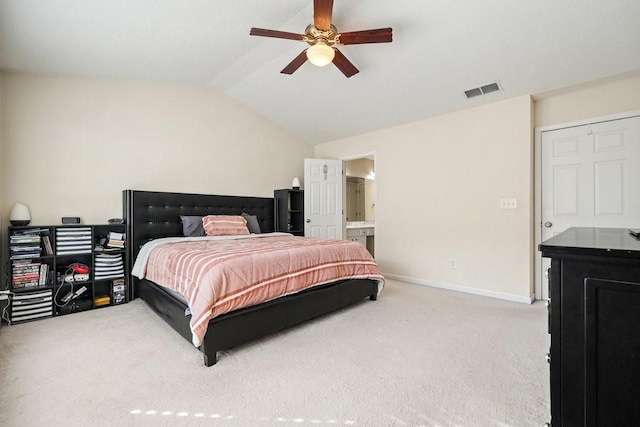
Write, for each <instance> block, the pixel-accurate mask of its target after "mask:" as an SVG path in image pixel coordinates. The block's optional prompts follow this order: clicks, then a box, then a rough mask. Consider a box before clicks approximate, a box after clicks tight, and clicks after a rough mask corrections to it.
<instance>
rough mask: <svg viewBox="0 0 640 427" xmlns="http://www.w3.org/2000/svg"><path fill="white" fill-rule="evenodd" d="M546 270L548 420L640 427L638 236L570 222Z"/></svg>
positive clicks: (551, 243) (549, 249)
mask: <svg viewBox="0 0 640 427" xmlns="http://www.w3.org/2000/svg"><path fill="white" fill-rule="evenodd" d="M539 249H540V251H542V256H543V257H548V258H551V268H550V270H549V272H548V273H549V295H550V300H549V303H548V305H547V307H548V309H549V333H550V334H551V348H550V350H549V354H548V355H547V358H548V361H549V363H550V373H551V425H552V427H560V426H571V427H573V426H600V427H605V426H640V239H638V238H635V237H633V236H632V235H631V234H630V233H629V231H628V230H627V229H623V228H582V227H577V228H570V229H568V230H567V231H565V232H563V233H560V234H558V235H557V236H555V237H553V238H551V239H549V240H547V241H545V242H543V243H542V244H540V247H539Z"/></svg>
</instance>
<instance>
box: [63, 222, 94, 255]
mask: <svg viewBox="0 0 640 427" xmlns="http://www.w3.org/2000/svg"><path fill="white" fill-rule="evenodd" d="M91 249H92V248H91V227H68V228H67V227H64V228H56V255H74V254H90V253H91Z"/></svg>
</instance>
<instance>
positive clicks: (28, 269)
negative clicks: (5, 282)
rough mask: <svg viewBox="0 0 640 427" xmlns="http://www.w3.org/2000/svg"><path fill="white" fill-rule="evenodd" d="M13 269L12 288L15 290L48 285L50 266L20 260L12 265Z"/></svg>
mask: <svg viewBox="0 0 640 427" xmlns="http://www.w3.org/2000/svg"><path fill="white" fill-rule="evenodd" d="M11 269H12V273H11V287H13V288H32V287H36V286H43V285H46V284H48V280H49V265H48V264H45V263H40V262H33V261H31V260H19V261H14V262H13V263H12V265H11Z"/></svg>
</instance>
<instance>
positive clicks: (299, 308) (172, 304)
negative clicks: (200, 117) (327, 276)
mask: <svg viewBox="0 0 640 427" xmlns="http://www.w3.org/2000/svg"><path fill="white" fill-rule="evenodd" d="M123 207H124V219H125V222H126V228H127V237H128V247H127V263H128V265H129V268H131V267H132V266H133V263H134V261H135V260H136V258H137V256H138V253H139V251H140V248H142V247H143V245H144V244H145V243H147V242H149V241H151V240H155V239H160V238H168V237H180V236H183V224H182V222H181V219H180V217H181V216H184V215H188V216H207V215H241V214H243V213H244V214H248V215H252V216H255V218H256V219H257V221H258V223H259V226H260V229H261V231H262V232H263V233H270V232H273V231H274V200H273V199H272V198H266V197H240V196H221V195H204V194H188V193H168V192H157V191H138V190H124V191H123ZM381 286H382V282H381V281H380V280H374V279H348V280H340V281H337V282H332V283H325V284H322V285H317V286H314V287H312V288H310V289H307V290H303V291H301V292H298V293H294V294H290V295H286V296H283V297H279V298H277V299H272V300H270V301H267V302H263V303H259V304H257V305H253V306H250V307H246V308H241V309H239V310H235V311H231V312H228V313H224V314H221V315H219V316H217V317H214V318H212V319H211V320H209V321H208V324H207V328H206V334H205V335H204V336H203V337H202V339H201V340H200V341H199V342H198V344H199V349H200V351H201V352H202V354H203V358H204V364H205V366H212V365H213V364H215V363H216V361H217V352H218V351H221V350H226V349H230V348H232V347H235V346H238V345H240V344H243V343H246V342H249V341H252V340H255V339H258V338H261V337H264V336H267V335H270V334H273V333H274V332H277V331H280V330H282V329H285V328H288V327H290V326H293V325H296V324H299V323H301V322H304V321H307V320H309V319H312V318H315V317H317V316H321V315H324V314H327V313H330V312H333V311H336V310H339V309H341V308H343V307H346V306H348V305H352V304H355V303H358V302H360V301H362V300H363V299H365V298H367V297H368V298H369V299H370V300H372V301H373V300H376V299H377V296H378V294H379V292H380V290H381ZM129 289H130V293H131V294H130V299H133V298H138V297H139V298H141V299H143V300H144V301H145V302H146V303H147V304H148V305H149V307H151V309H152V310H153V311H154V312H155V313H157V314H158V315H159V316H160V317H161V318H162V319H163V320H165V321H166V322H167V323H168V324H169V325H170V326H171V327H172V328H173V329H174V330H175V331H177V332H178V333H179V334H180V335H181V336H183V337H184V338H185V339H186V340H188V341H189V342H193V340H194V338H193V333H192V332H193V331H192V329H191V326H190V318H191V315H190V314H187V313H189V310H190V308H189V307H188V304H187V303H186V302H185V301H184V299H181V298H178V297H176V295H175V294H174V293H173V292H172V291H171V290H168V289H166V288H164V287H162V286H159V285H157V284H156V283H154V282H152V281H150V280H147V279H142V280H140V279H138V278H136V277H133V276H132V277H131V286H130V288H129Z"/></svg>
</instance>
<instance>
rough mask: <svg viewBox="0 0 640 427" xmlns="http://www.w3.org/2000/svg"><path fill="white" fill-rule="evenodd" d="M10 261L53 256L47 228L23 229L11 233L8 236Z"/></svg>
mask: <svg viewBox="0 0 640 427" xmlns="http://www.w3.org/2000/svg"><path fill="white" fill-rule="evenodd" d="M9 248H10V257H11V259H20V258H35V257H39V256H41V255H42V253H43V250H44V254H45V255H53V249H52V248H51V240H50V239H49V229H48V228H25V229H23V230H16V231H13V232H12V234H11V235H10V236H9Z"/></svg>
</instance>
